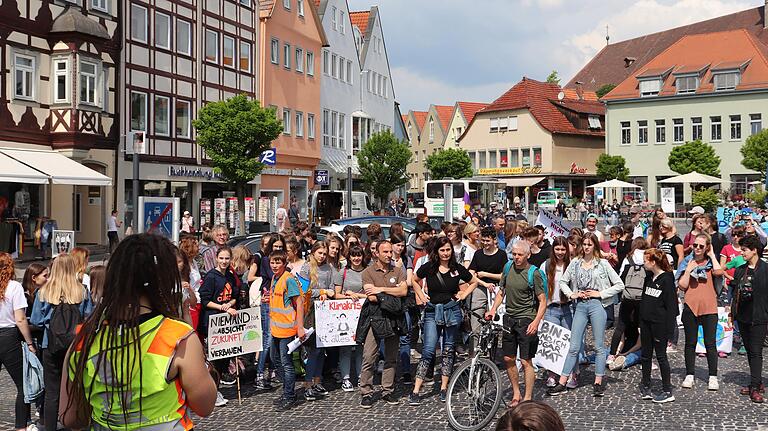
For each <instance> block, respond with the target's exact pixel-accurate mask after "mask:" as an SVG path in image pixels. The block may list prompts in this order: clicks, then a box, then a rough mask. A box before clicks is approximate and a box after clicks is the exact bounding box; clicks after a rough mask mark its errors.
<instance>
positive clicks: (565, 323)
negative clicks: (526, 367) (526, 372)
mask: <svg viewBox="0 0 768 431" xmlns="http://www.w3.org/2000/svg"><path fill="white" fill-rule="evenodd" d="M570 263H571V256H570V254H569V253H568V239H566V238H565V237H564V236H558V237H555V240H554V241H553V242H552V248H551V249H550V255H549V259H547V261H546V262H544V265H543V266H542V267H541V270H542V271H544V274H546V276H547V310H546V311H545V312H544V320H546V321H547V322H552V323H554V324H555V325H560V326H562V327H563V328H565V329H568V330H570V329H571V325H572V324H573V310H572V309H571V300H570V299H568V297H567V296H565V294H563V291H562V290H561V289H560V279H561V278H562V277H563V273H565V269H566V268H568V265H569V264H570ZM576 378H577V377H576V374H572V375H571V380H570V381H573V382H576ZM555 384H556V383H555V376H554V375H553V373H551V372H550V375H549V377H548V378H547V387H548V388H551V387H554V386H555ZM573 386H574V387H576V385H575V383H574V385H573Z"/></svg>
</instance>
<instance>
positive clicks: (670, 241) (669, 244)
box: [659, 235, 683, 268]
mask: <svg viewBox="0 0 768 431" xmlns="http://www.w3.org/2000/svg"><path fill="white" fill-rule="evenodd" d="M678 244H679V245H683V240H681V239H680V237H679V236H677V235H675V236H673V237H672V238H664V239H662V240H661V242H660V243H659V250H661V251H663V252H664V253H667V254H668V255H670V256H672V268H677V263H678V262H677V258H678V256H677V250H675V246H676V245H678Z"/></svg>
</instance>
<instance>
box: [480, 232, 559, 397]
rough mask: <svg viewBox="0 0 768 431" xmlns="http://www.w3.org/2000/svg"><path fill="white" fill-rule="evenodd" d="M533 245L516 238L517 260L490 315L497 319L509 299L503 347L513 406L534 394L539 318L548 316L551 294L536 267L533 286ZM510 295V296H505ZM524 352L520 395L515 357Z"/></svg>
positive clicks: (514, 254) (488, 313) (514, 246)
mask: <svg viewBox="0 0 768 431" xmlns="http://www.w3.org/2000/svg"><path fill="white" fill-rule="evenodd" d="M530 255H531V246H530V245H529V244H528V242H527V241H524V240H523V241H516V242H515V243H514V244H513V245H512V260H513V264H512V266H511V268H510V269H509V272H508V273H507V275H506V277H504V276H502V279H501V283H500V285H499V287H500V288H501V289H503V290H504V296H502V295H496V300H495V301H494V303H493V307H491V309H490V311H488V312H487V313H485V315H486V318H488V317H490V318H491V319H493V317H494V315H495V314H496V310H497V309H498V308H499V306H500V305H501V301H502V300H505V301H506V302H505V304H506V307H505V314H504V327H505V328H506V329H507V330H508V331H509V332H505V333H504V337H503V338H502V344H501V346H502V347H501V349H502V351H503V352H504V364H505V366H506V368H507V375H508V376H509V382H510V383H511V384H512V392H513V394H512V401H511V402H510V403H509V407H514V406H516V405H517V404H519V403H520V401H521V400H522V401H528V400H530V399H531V398H533V383H534V380H535V379H536V373H535V371H534V369H533V357H534V356H535V355H536V349H537V348H538V345H539V336H538V335H537V332H538V329H539V322H541V319H542V318H544V311H545V310H546V308H547V298H546V296H545V294H544V280H543V279H542V278H541V271H538V270H534V271H533V274H532V275H533V286H531V285H530V283H529V281H530V279H529V272H530V271H531V265H530V264H529V263H528V258H529V257H530ZM504 298H506V299H504ZM518 349H519V352H520V362H522V364H523V370H524V373H525V396H524V397H522V399H521V396H520V382H519V376H518V374H517V365H516V364H515V361H516V360H517V356H518Z"/></svg>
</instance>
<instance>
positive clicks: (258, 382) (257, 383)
mask: <svg viewBox="0 0 768 431" xmlns="http://www.w3.org/2000/svg"><path fill="white" fill-rule="evenodd" d="M253 386H254V388H256V390H257V391H268V390H270V389H272V384H271V383H270V382H269V380H267V379H265V378H264V374H256V379H255V380H254V381H253Z"/></svg>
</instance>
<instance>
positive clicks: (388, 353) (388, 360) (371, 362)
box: [360, 329, 399, 397]
mask: <svg viewBox="0 0 768 431" xmlns="http://www.w3.org/2000/svg"><path fill="white" fill-rule="evenodd" d="M398 344H399V342H398V337H397V336H395V335H393V336H391V337H387V338H384V372H383V373H382V374H381V387H382V390H381V395H382V396H387V395H389V394H391V393H392V392H394V391H395V374H396V372H395V366H396V365H397V346H398ZM378 363H379V340H377V339H376V337H375V336H374V335H373V329H368V334H366V336H365V340H364V341H363V365H362V367H361V368H360V395H361V396H363V397H367V396H369V395H371V394H372V393H373V375H374V373H375V371H376V367H377V365H378Z"/></svg>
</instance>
